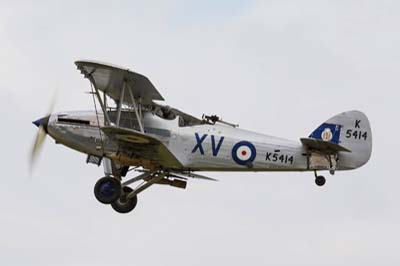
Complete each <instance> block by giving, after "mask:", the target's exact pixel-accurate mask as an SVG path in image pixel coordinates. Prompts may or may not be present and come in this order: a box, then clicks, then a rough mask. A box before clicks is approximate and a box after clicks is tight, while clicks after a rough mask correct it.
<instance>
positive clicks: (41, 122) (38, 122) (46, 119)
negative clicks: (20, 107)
mask: <svg viewBox="0 0 400 266" xmlns="http://www.w3.org/2000/svg"><path fill="white" fill-rule="evenodd" d="M49 119H50V115H48V116H45V117H42V118H39V119H38V120H36V121H33V122H32V123H33V124H34V125H35V126H37V127H40V126H42V127H43V129H44V131H45V132H46V133H48V132H47V125H48V124H49Z"/></svg>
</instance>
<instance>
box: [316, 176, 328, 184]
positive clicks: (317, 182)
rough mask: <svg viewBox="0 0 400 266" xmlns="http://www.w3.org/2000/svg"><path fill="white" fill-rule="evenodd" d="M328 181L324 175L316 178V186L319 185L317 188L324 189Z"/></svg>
mask: <svg viewBox="0 0 400 266" xmlns="http://www.w3.org/2000/svg"><path fill="white" fill-rule="evenodd" d="M325 183H326V180H325V177H323V176H322V175H320V176H317V177H316V178H315V184H317V186H319V187H322V186H323V185H325Z"/></svg>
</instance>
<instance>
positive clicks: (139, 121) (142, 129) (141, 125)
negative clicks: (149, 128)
mask: <svg viewBox="0 0 400 266" xmlns="http://www.w3.org/2000/svg"><path fill="white" fill-rule="evenodd" d="M128 91H129V94H130V96H131V101H132V104H133V109H134V110H135V114H136V117H137V120H138V123H139V127H140V131H141V132H142V133H144V128H143V124H142V117H141V116H140V115H139V112H138V107H137V105H136V101H135V97H133V93H132V90H128Z"/></svg>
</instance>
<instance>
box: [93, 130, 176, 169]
mask: <svg viewBox="0 0 400 266" xmlns="http://www.w3.org/2000/svg"><path fill="white" fill-rule="evenodd" d="M101 130H102V131H103V132H104V133H105V134H106V135H107V136H108V137H110V138H112V139H115V140H116V141H118V142H122V143H123V144H124V145H125V146H128V147H131V149H130V150H131V151H132V153H134V154H135V155H138V156H140V157H141V158H145V159H147V160H150V161H157V162H159V163H161V164H162V165H163V166H169V167H174V168H179V167H181V166H182V165H181V163H180V162H179V161H178V160H177V159H176V157H175V156H174V155H173V154H172V153H171V151H170V150H169V149H168V148H167V147H166V146H165V145H164V143H162V142H161V141H160V140H158V139H156V138H154V137H152V136H149V135H148V134H143V133H141V132H138V131H136V130H131V129H126V128H120V127H112V126H108V127H102V128H101Z"/></svg>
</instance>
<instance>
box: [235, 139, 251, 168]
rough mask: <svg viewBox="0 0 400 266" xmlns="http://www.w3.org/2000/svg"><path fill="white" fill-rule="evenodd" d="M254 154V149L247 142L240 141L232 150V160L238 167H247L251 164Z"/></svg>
mask: <svg viewBox="0 0 400 266" xmlns="http://www.w3.org/2000/svg"><path fill="white" fill-rule="evenodd" d="M256 154H257V152H256V147H254V145H253V144H252V143H251V142H248V141H240V142H238V143H236V144H235V146H233V148H232V158H233V160H234V161H235V162H236V163H237V164H240V165H247V164H248V163H251V162H253V161H254V159H255V158H256Z"/></svg>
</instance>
